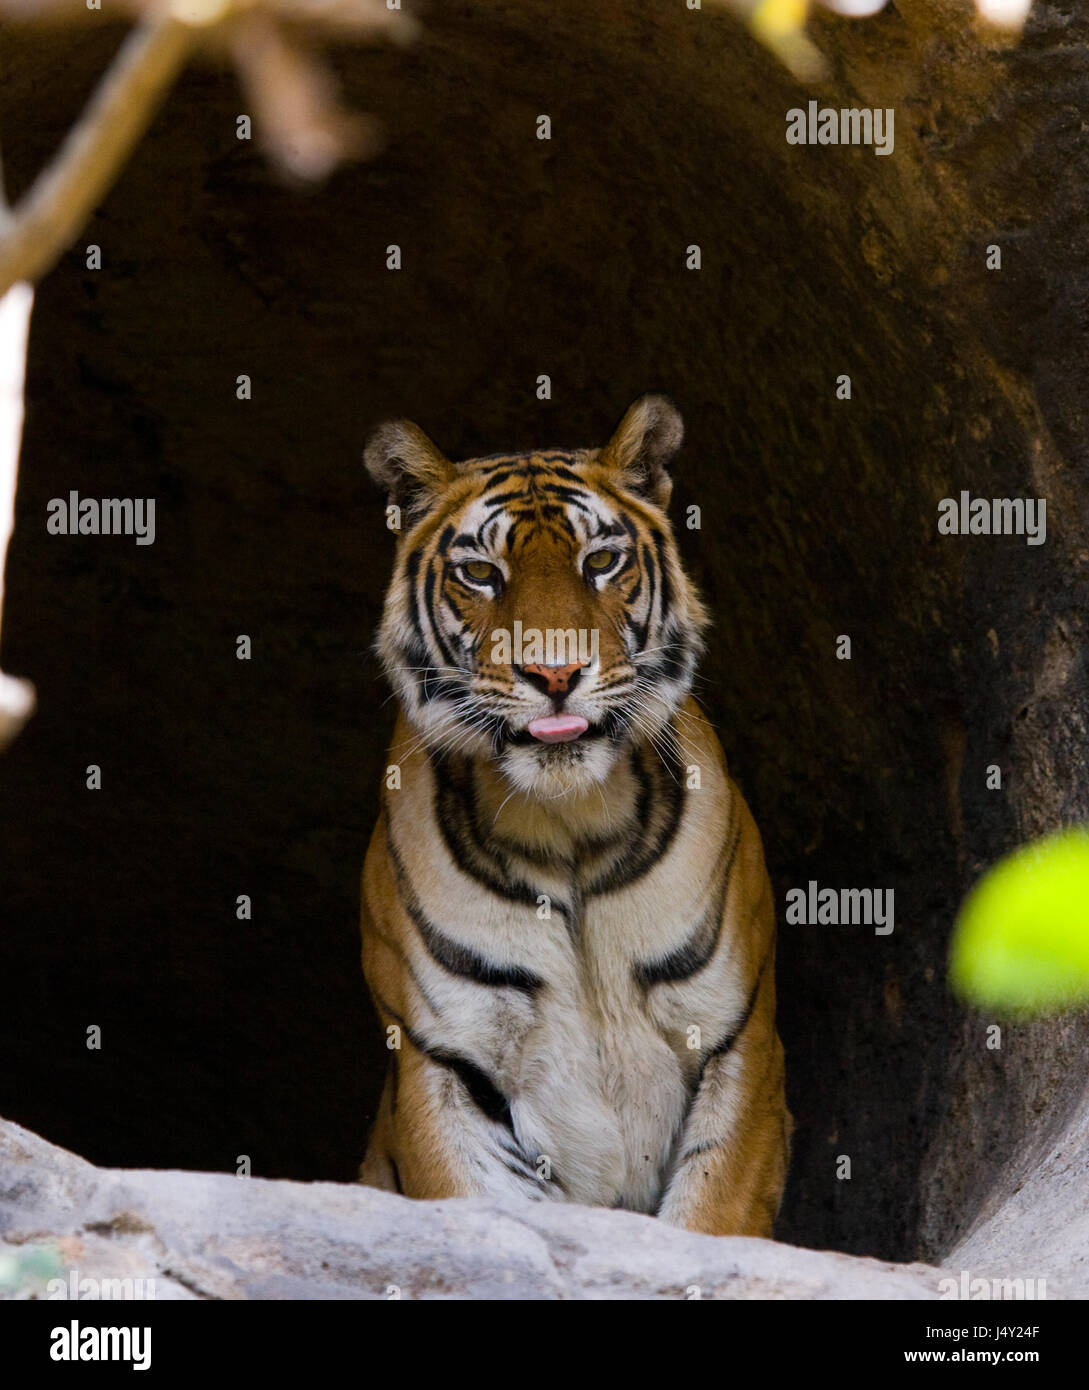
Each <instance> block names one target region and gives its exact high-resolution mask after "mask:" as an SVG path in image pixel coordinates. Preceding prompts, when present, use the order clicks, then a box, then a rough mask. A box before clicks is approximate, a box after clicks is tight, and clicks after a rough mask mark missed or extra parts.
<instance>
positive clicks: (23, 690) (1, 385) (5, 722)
mask: <svg viewBox="0 0 1089 1390" xmlns="http://www.w3.org/2000/svg"><path fill="white" fill-rule="evenodd" d="M33 303H34V291H33V290H32V289H31V287H30V286H29V285H15V286H13V287H12V288H11V289H9V290H8V292H7V294H5V295H4V296H3V297H2V298H0V618H2V617H3V609H4V560H5V558H6V556H7V549H8V541H9V540H10V539H11V532H12V527H13V525H14V522H15V484H16V479H17V477H18V471H19V441H20V439H21V437H22V432H23V376H24V373H25V371H26V341H27V332H28V330H29V327H30V309H31V306H32V305H33ZM33 709H34V687H33V686H32V685H30V684H29V683H28V682H27V681H21V680H16V679H15V678H14V677H13V676H5V675H4V673H3V671H0V748H3V747H4V745H5V744H6V743H9V742H10V741H11V739H12V738H14V737H15V735H16V734H17V733H18V732H19V730H20V729H21V728H22V726H23V724H24V723H25V722H26V720H27V719H28V718H29V717H30V715H31V713H32V711H33Z"/></svg>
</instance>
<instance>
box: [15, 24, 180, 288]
mask: <svg viewBox="0 0 1089 1390" xmlns="http://www.w3.org/2000/svg"><path fill="white" fill-rule="evenodd" d="M192 48H193V31H192V29H190V28H189V27H188V26H187V25H183V24H179V23H178V22H177V21H176V20H174V19H172V18H169V17H165V18H164V17H153V18H148V19H145V20H144V21H143V22H142V23H140V24H139V25H137V26H136V28H135V29H133V31H132V32H131V33H130V34H129V36H128V38H127V39H126V40H125V43H124V44H123V46H122V48H121V51H120V53H118V55H117V57H116V59H115V60H114V62H113V65H112V67H110V69H109V70H108V71H107V73H106V75H105V77H103V79H102V81H101V83H100V84H99V86H98V88H97V90H96V91H95V94H94V96H93V97H92V98H91V101H90V104H89V105H88V107H87V109H86V111H85V112H84V113H83V115H82V117H81V118H80V120H79V122H78V123H77V124H76V125H75V126H74V127H73V129H72V130H71V131H70V132H69V133H68V136H67V138H66V139H65V141H64V143H63V145H61V147H60V149H59V150H58V151H57V153H56V155H55V156H54V159H53V162H52V163H51V164H49V165H47V166H46V168H45V169H43V170H42V172H41V173H40V174H39V175H38V177H37V179H36V180H35V182H34V184H33V185H32V187H31V188H30V191H29V192H28V193H27V194H26V195H25V196H24V197H23V198H22V199H20V201H19V203H18V205H17V206H16V207H15V208H13V209H5V211H4V213H3V214H2V216H0V295H2V294H4V293H5V292H6V291H7V290H8V289H10V288H11V286H12V285H14V284H15V283H17V282H18V281H20V280H29V281H32V282H33V281H36V280H38V279H40V278H41V276H42V275H44V274H45V272H46V271H47V270H49V269H50V267H51V266H52V265H53V264H54V262H55V261H56V260H57V259H58V257H59V256H60V255H61V254H62V253H63V252H64V251H66V250H67V248H68V247H69V246H70V245H71V244H72V242H73V241H74V240H75V238H76V237H77V236H78V235H79V231H80V228H81V227H82V226H83V225H84V223H85V222H86V220H87V217H88V215H89V214H90V212H91V211H92V209H93V208H94V207H95V206H96V205H97V204H98V203H99V202H100V201H101V200H102V198H103V196H104V195H105V193H106V191H107V190H108V189H109V187H110V185H111V184H112V183H113V181H114V179H115V178H116V176H117V173H118V171H119V170H120V168H121V166H122V164H123V163H124V162H125V159H126V158H127V157H128V155H129V154H130V152H131V151H132V149H133V146H134V145H135V144H136V143H137V141H138V140H139V139H140V136H141V135H142V134H143V133H144V131H145V129H146V128H147V125H148V123H149V121H150V120H151V118H152V116H153V115H154V113H155V109H156V107H157V106H158V103H159V101H160V99H161V98H162V96H163V94H164V93H165V91H166V89H167V87H168V86H169V85H170V83H171V82H172V81H173V79H174V77H175V75H176V74H177V72H178V71H179V69H180V68H181V66H182V65H183V64H184V62H185V61H186V59H187V58H188V57H189V54H190V53H191V52H192Z"/></svg>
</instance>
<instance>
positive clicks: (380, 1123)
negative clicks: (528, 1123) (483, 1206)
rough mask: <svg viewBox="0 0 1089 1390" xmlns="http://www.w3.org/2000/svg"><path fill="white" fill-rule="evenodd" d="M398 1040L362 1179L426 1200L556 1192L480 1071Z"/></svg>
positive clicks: (539, 1196)
mask: <svg viewBox="0 0 1089 1390" xmlns="http://www.w3.org/2000/svg"><path fill="white" fill-rule="evenodd" d="M394 1026H396V1025H394ZM401 1041H402V1042H403V1046H402V1047H401V1049H400V1050H399V1051H398V1052H396V1053H394V1060H393V1061H392V1063H391V1066H390V1070H389V1073H388V1075H387V1078H386V1084H385V1089H384V1090H383V1093H382V1100H381V1104H380V1106H379V1111H378V1118H377V1121H376V1123H375V1126H374V1130H373V1132H372V1134H371V1139H370V1143H369V1144H368V1146H367V1153H366V1157H365V1158H364V1160H363V1163H362V1165H361V1167H360V1170H359V1177H360V1180H361V1181H362V1182H365V1183H367V1184H368V1185H370V1186H372V1187H382V1188H385V1189H386V1190H387V1191H390V1192H398V1193H401V1194H402V1195H403V1196H407V1197H416V1198H428V1199H437V1198H442V1197H473V1196H483V1195H485V1194H490V1195H494V1194H495V1193H497V1192H498V1193H501V1192H507V1193H510V1194H512V1195H517V1196H521V1197H531V1198H533V1197H537V1198H541V1197H544V1198H549V1197H551V1198H559V1197H561V1196H562V1193H561V1192H560V1191H559V1190H558V1189H557V1186H556V1184H555V1183H554V1182H552V1183H550V1182H548V1181H547V1178H548V1176H549V1174H548V1173H547V1170H546V1169H545V1168H544V1167H543V1166H542V1165H541V1164H540V1162H539V1161H537V1162H536V1163H535V1162H534V1160H533V1156H532V1155H530V1154H527V1153H526V1152H525V1151H524V1150H523V1149H522V1147H521V1145H520V1144H519V1143H518V1141H517V1139H516V1137H515V1134H514V1129H513V1126H512V1125H511V1122H510V1111H509V1108H508V1107H507V1106H506V1104H505V1102H504V1101H503V1098H502V1097H500V1096H498V1094H497V1093H495V1092H494V1088H493V1087H492V1086H491V1084H490V1083H489V1082H488V1080H487V1078H486V1077H485V1076H484V1075H483V1073H482V1072H477V1071H476V1070H475V1069H474V1068H473V1067H472V1065H471V1064H470V1063H467V1062H466V1061H465V1060H464V1059H462V1058H457V1059H452V1058H451V1059H444V1060H436V1059H435V1058H433V1057H432V1056H430V1055H428V1053H427V1052H426V1051H423V1050H421V1049H420V1048H418V1047H417V1046H415V1045H414V1044H413V1043H412V1042H411V1041H410V1040H407V1039H404V1038H402V1039H401Z"/></svg>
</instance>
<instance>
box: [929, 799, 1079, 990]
mask: <svg viewBox="0 0 1089 1390" xmlns="http://www.w3.org/2000/svg"><path fill="white" fill-rule="evenodd" d="M949 978H950V983H951V984H952V986H953V989H954V990H955V992H956V993H957V994H959V995H960V996H961V997H962V998H964V999H966V1000H967V1001H968V1002H970V1003H972V1004H976V1005H980V1006H982V1007H985V1008H988V1009H991V1010H993V1011H995V1012H999V1013H1006V1014H1010V1015H1013V1016H1018V1015H1021V1016H1031V1015H1036V1014H1044V1013H1059V1012H1062V1011H1063V1010H1066V1009H1073V1008H1077V1007H1079V1006H1081V1005H1083V1004H1085V1003H1089V826H1077V827H1074V828H1072V829H1069V830H1062V831H1059V832H1058V833H1057V834H1054V835H1049V836H1047V837H1045V838H1044V839H1042V840H1036V841H1034V842H1033V843H1032V844H1029V845H1023V846H1022V847H1021V848H1020V849H1018V850H1015V851H1014V853H1013V854H1011V855H1009V856H1008V857H1007V858H1006V859H1003V860H1002V861H1001V862H1000V863H998V864H997V865H996V866H995V867H994V868H993V869H991V870H990V871H989V872H988V873H987V874H985V875H984V877H983V878H982V879H981V880H980V881H979V883H978V884H976V886H975V888H973V890H972V892H971V893H970V894H969V895H968V897H967V899H966V900H965V903H964V906H963V907H962V908H961V911H960V915H959V917H958V918H957V923H956V927H955V929H954V933H953V943H952V948H951V953H950V966H949Z"/></svg>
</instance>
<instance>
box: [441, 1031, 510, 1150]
mask: <svg viewBox="0 0 1089 1390" xmlns="http://www.w3.org/2000/svg"><path fill="white" fill-rule="evenodd" d="M424 1051H425V1052H426V1053H427V1056H428V1057H429V1058H430V1059H431V1061H432V1062H435V1063H437V1065H438V1066H440V1067H446V1068H447V1070H448V1071H452V1072H453V1073H454V1075H455V1076H456V1077H457V1078H458V1080H459V1081H460V1082H461V1084H462V1085H463V1086H464V1087H465V1089H466V1090H467V1091H468V1092H469V1099H470V1100H471V1101H472V1102H473V1104H474V1105H475V1106H476V1108H477V1109H478V1110H479V1111H481V1112H482V1113H483V1114H484V1115H486V1116H487V1117H488V1119H489V1120H492V1121H494V1122H495V1123H496V1124H500V1125H505V1126H506V1128H507V1129H509V1130H510V1131H511V1133H512V1134H513V1133H514V1120H513V1119H512V1117H511V1113H510V1101H509V1100H508V1099H507V1097H506V1096H505V1095H504V1094H503V1093H502V1091H500V1090H499V1089H498V1088H497V1087H496V1085H495V1083H494V1082H493V1081H492V1079H491V1077H490V1076H488V1074H487V1072H485V1071H483V1070H481V1068H480V1067H478V1066H477V1064H476V1063H475V1062H470V1061H469V1059H468V1058H467V1057H459V1056H458V1055H457V1053H456V1052H432V1051H430V1050H429V1049H427V1048H425V1049H424Z"/></svg>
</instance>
